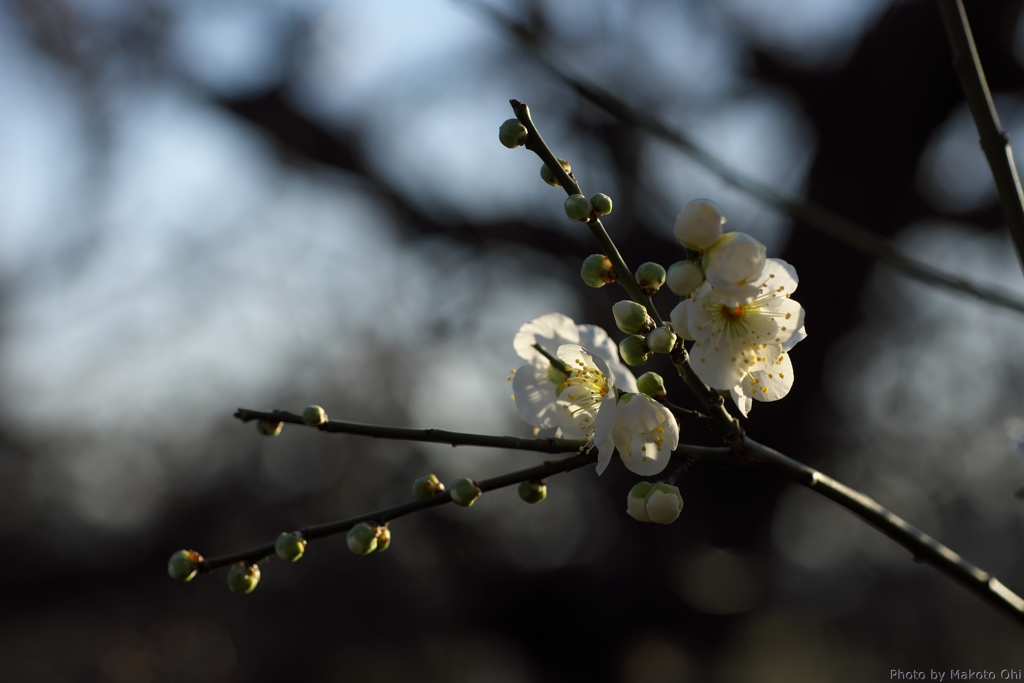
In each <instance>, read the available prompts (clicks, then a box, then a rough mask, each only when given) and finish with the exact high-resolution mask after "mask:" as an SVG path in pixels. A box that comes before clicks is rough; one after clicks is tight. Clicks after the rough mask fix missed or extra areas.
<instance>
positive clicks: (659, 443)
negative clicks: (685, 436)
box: [593, 393, 679, 477]
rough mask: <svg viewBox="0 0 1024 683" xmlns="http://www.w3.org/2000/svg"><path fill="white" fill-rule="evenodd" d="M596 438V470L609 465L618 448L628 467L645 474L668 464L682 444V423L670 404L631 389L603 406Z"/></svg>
mask: <svg viewBox="0 0 1024 683" xmlns="http://www.w3.org/2000/svg"><path fill="white" fill-rule="evenodd" d="M596 426H597V429H596V431H595V433H594V437H593V438H594V442H595V443H596V444H598V445H599V450H598V455H597V473H598V474H600V473H601V472H603V471H604V470H605V468H606V467H608V463H609V462H610V461H611V457H612V451H613V450H615V449H618V451H619V457H620V458H621V459H622V463H623V464H624V465H625V466H626V469H628V470H630V471H631V472H635V473H636V474H639V475H640V476H642V477H649V476H653V475H655V474H658V473H659V472H661V471H662V470H664V469H665V467H666V466H668V461H669V458H670V457H671V456H672V451H674V450H675V449H676V447H677V446H678V445H679V424H678V423H677V422H676V418H675V417H674V416H673V415H672V413H671V412H670V411H669V409H668V408H666V407H665V406H663V405H662V404H660V403H658V402H657V401H655V400H654V399H652V398H651V397H650V396H647V395H645V394H636V393H628V394H623V395H622V396H620V397H619V399H618V401H617V402H612V403H611V404H610V405H609V404H608V403H606V404H604V405H602V406H601V410H600V412H599V413H598V415H597V421H596Z"/></svg>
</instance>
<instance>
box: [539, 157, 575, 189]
mask: <svg viewBox="0 0 1024 683" xmlns="http://www.w3.org/2000/svg"><path fill="white" fill-rule="evenodd" d="M558 163H560V164H562V168H563V169H564V170H565V172H566V173H572V167H570V166H569V162H568V161H566V160H565V159H559V160H558ZM540 177H541V179H542V180H543V181H544V182H545V183H547V184H548V185H550V186H551V187H561V186H562V183H560V182H559V181H558V178H556V177H555V174H554V173H552V172H551V169H550V168H548V165H547V164H544V165H543V166H541V167H540Z"/></svg>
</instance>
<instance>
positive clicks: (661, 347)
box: [647, 327, 676, 353]
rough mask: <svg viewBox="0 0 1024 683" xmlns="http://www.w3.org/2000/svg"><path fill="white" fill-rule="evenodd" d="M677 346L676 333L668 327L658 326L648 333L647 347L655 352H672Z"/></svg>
mask: <svg viewBox="0 0 1024 683" xmlns="http://www.w3.org/2000/svg"><path fill="white" fill-rule="evenodd" d="M675 346H676V333H675V332H673V331H672V330H670V329H668V328H667V327H658V328H655V329H654V330H652V331H651V333H650V334H649V335H647V347H648V348H649V349H650V350H651V351H654V352H655V353H671V352H672V349H674V348H675Z"/></svg>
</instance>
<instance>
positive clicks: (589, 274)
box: [580, 254, 615, 287]
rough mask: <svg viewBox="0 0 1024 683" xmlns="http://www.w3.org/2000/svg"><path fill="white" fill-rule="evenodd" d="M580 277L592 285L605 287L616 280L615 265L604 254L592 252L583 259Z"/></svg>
mask: <svg viewBox="0 0 1024 683" xmlns="http://www.w3.org/2000/svg"><path fill="white" fill-rule="evenodd" d="M580 277H582V278H583V281H584V282H586V283H587V284H588V285H590V286H591V287H604V286H605V285H610V284H611V283H613V282H615V267H614V266H612V262H611V260H610V259H609V258H608V257H607V256H605V255H604V254H591V255H590V256H588V257H587V258H585V259H584V260H583V267H582V268H580Z"/></svg>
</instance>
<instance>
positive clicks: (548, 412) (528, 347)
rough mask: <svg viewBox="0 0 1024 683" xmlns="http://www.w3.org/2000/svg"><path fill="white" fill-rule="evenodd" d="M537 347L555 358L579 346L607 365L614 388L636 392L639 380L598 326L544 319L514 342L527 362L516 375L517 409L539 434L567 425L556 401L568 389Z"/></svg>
mask: <svg viewBox="0 0 1024 683" xmlns="http://www.w3.org/2000/svg"><path fill="white" fill-rule="evenodd" d="M535 344H537V345H539V346H540V347H541V348H543V349H544V350H545V351H547V352H548V353H549V354H551V355H553V356H556V357H558V356H557V352H558V349H559V348H560V347H562V346H564V345H566V344H576V345H580V346H582V347H584V348H585V349H586V350H587V351H588V352H589V353H590V354H593V355H594V356H596V357H598V358H600V359H601V360H603V361H604V363H605V366H606V368H607V370H608V371H609V373H610V378H611V382H612V384H614V385H615V386H617V387H619V388H620V389H621V390H623V391H636V378H635V377H633V373H631V372H630V371H629V370H627V369H626V367H625V366H624V365H623V364H622V362H621V361H620V360H619V354H618V347H617V346H616V344H615V342H614V341H612V340H611V338H610V337H609V336H608V333H607V332H605V331H604V330H603V329H601V328H600V327H597V326H596V325H577V324H576V323H574V322H573V321H572V319H571V318H569V317H568V316H565V315H562V314H561V313H548V314H546V315H542V316H540V317H539V318H536V319H534V320H531V321H530V322H528V323H526V324H525V325H523V326H522V327H520V328H519V331H518V332H517V333H516V336H515V338H514V339H513V340H512V346H513V348H514V349H515V351H516V353H517V354H519V357H520V358H522V359H523V360H526V361H528V364H527V365H524V366H522V367H520V368H519V369H517V370H515V371H514V372H513V377H512V390H513V395H514V396H515V403H516V407H517V408H518V410H519V416H520V417H521V418H522V419H523V421H524V422H526V423H527V424H529V425H531V426H533V427H535V428H537V429H538V430H540V429H556V428H558V427H560V426H561V422H563V421H565V416H564V415H561V416H560V415H559V412H560V411H559V407H558V405H557V403H556V401H557V399H558V396H559V394H560V393H561V391H562V390H563V389H565V386H566V385H565V381H566V379H567V377H566V376H565V375H564V373H562V372H560V371H559V370H557V369H556V368H554V367H552V365H551V361H550V360H549V359H548V357H547V356H545V355H544V354H542V353H541V352H540V351H538V350H537V349H536V348H534V345H535ZM558 358H559V360H562V361H568V360H569V359H567V358H561V357H558ZM563 435H564V433H563Z"/></svg>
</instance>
